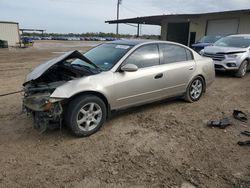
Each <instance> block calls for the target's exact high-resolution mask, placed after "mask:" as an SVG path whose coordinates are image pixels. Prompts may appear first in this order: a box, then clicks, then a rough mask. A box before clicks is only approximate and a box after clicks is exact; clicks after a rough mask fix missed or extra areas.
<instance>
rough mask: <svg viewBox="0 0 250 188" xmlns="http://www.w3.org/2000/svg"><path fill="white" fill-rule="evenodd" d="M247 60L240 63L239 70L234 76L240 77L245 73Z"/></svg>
mask: <svg viewBox="0 0 250 188" xmlns="http://www.w3.org/2000/svg"><path fill="white" fill-rule="evenodd" d="M247 66H248V61H247V60H245V61H243V62H242V63H241V65H240V68H239V70H238V71H237V72H236V73H235V76H236V77H238V78H242V77H244V76H245V75H246V73H247Z"/></svg>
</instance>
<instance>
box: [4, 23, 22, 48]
mask: <svg viewBox="0 0 250 188" xmlns="http://www.w3.org/2000/svg"><path fill="white" fill-rule="evenodd" d="M0 40H5V41H7V42H8V45H9V46H20V34H19V25H18V23H16V22H5V21H0Z"/></svg>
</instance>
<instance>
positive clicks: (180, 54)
mask: <svg viewBox="0 0 250 188" xmlns="http://www.w3.org/2000/svg"><path fill="white" fill-rule="evenodd" d="M159 46H160V54H161V64H168V63H175V62H181V61H188V60H192V59H193V55H192V52H191V51H189V50H188V49H186V48H183V47H181V46H178V45H174V44H160V45H159Z"/></svg>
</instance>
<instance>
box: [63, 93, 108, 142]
mask: <svg viewBox="0 0 250 188" xmlns="http://www.w3.org/2000/svg"><path fill="white" fill-rule="evenodd" d="M106 114H107V110H106V105H105V103H104V102H103V100H102V99H100V98H99V97H97V96H94V95H83V96H80V97H77V98H75V99H74V100H73V101H71V102H70V103H69V105H68V108H67V110H66V114H65V122H66V125H67V126H68V127H69V128H70V129H71V131H72V132H73V134H74V135H76V136H78V137H85V136H90V135H92V134H94V133H95V132H97V131H98V130H99V129H100V128H101V126H102V125H103V123H104V122H105V120H106Z"/></svg>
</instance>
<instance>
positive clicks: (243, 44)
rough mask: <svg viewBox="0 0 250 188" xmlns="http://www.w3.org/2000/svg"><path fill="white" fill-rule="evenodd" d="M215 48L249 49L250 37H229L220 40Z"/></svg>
mask: <svg viewBox="0 0 250 188" xmlns="http://www.w3.org/2000/svg"><path fill="white" fill-rule="evenodd" d="M214 46H222V47H235V48H247V47H249V46H250V37H245V36H231V37H230V36H229V37H225V38H222V39H220V40H218V41H217V42H216V43H215V44H214Z"/></svg>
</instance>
